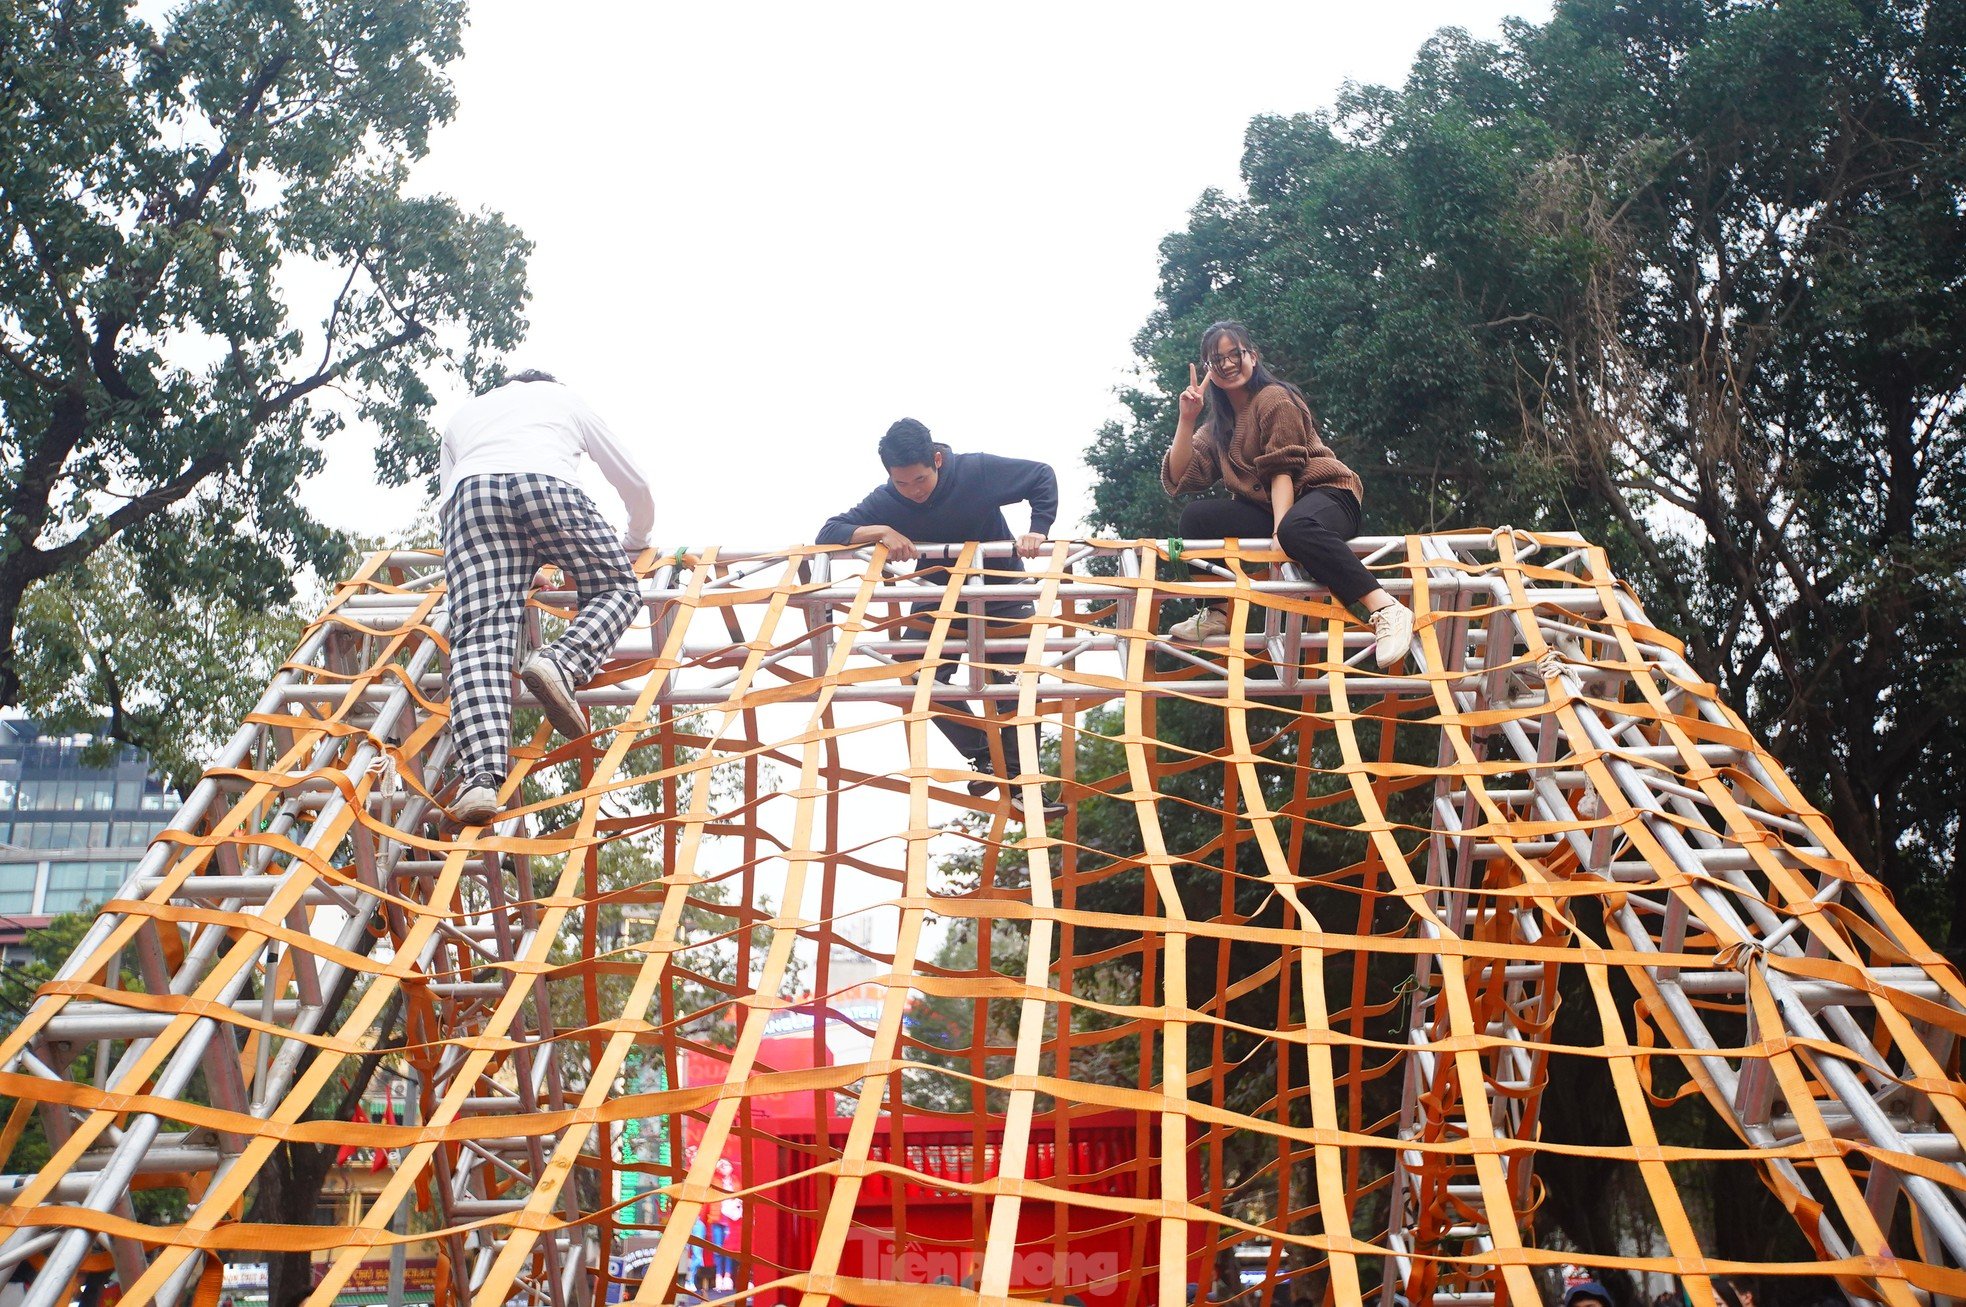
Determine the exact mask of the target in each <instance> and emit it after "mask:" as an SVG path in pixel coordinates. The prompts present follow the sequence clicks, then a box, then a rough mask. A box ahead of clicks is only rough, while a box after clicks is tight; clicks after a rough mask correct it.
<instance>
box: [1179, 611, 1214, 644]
mask: <svg viewBox="0 0 1966 1307" xmlns="http://www.w3.org/2000/svg"><path fill="white" fill-rule="evenodd" d="M1228 633H1229V615H1228V614H1227V613H1225V612H1223V611H1221V610H1220V609H1219V608H1203V609H1202V610H1201V611H1200V612H1198V613H1196V614H1195V615H1194V616H1193V617H1190V618H1189V619H1188V620H1187V621H1185V622H1176V623H1175V624H1174V625H1173V626H1170V627H1168V628H1167V638H1168V639H1170V640H1178V641H1180V642H1181V643H1182V644H1200V643H1202V642H1203V641H1204V640H1212V639H1214V638H1215V637H1216V636H1218V635H1227V634H1228Z"/></svg>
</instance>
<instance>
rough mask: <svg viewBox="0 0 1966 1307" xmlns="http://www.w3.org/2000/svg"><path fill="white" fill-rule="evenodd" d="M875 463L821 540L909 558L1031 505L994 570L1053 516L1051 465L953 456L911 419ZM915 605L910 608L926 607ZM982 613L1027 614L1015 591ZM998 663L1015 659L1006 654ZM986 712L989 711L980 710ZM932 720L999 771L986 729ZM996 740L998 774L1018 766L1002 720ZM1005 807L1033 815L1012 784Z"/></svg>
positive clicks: (983, 793) (949, 671) (1048, 810)
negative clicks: (877, 475) (1010, 509)
mask: <svg viewBox="0 0 1966 1307" xmlns="http://www.w3.org/2000/svg"><path fill="white" fill-rule="evenodd" d="M880 454H881V466H883V467H885V468H886V469H887V480H886V481H883V482H882V483H881V484H880V485H879V486H877V487H875V488H874V490H873V491H872V492H871V493H869V494H868V496H867V497H866V498H865V499H862V500H861V501H860V502H859V503H858V504H855V505H854V506H853V507H852V508H850V509H848V510H847V511H846V512H844V513H840V514H837V515H835V516H833V517H830V518H828V519H827V520H826V525H824V526H822V527H820V528H819V536H818V542H819V543H820V544H822V545H849V544H851V545H872V544H883V545H886V546H887V554H888V557H889V558H891V559H893V560H895V561H897V562H909V561H912V560H913V559H914V558H915V546H916V545H939V544H958V543H961V542H964V541H969V540H977V541H986V542H987V541H995V540H1008V539H1010V538H1011V536H1010V524H1009V523H1008V522H1006V521H1005V520H1004V515H1003V507H1004V505H1005V504H1015V503H1028V504H1029V505H1030V506H1031V526H1030V530H1028V531H1026V532H1025V533H1024V534H1023V535H1021V536H1018V537H1017V556H1016V557H1013V558H1011V559H1010V560H1009V566H1007V567H1006V566H1005V563H1004V561H1003V560H1001V559H995V560H992V561H991V562H990V564H989V566H990V567H991V568H992V569H995V570H1000V571H1004V572H1006V573H1010V572H1021V571H1023V570H1024V562H1023V560H1024V559H1026V558H1035V557H1036V556H1037V552H1038V546H1039V545H1040V544H1041V543H1043V541H1044V538H1045V536H1046V535H1047V534H1048V533H1049V532H1050V531H1051V524H1052V522H1053V520H1054V519H1055V518H1056V517H1057V516H1058V477H1057V474H1056V473H1054V472H1053V471H1052V470H1051V465H1050V464H1049V463H1039V462H1036V461H1034V460H1031V459H1024V458H1000V457H998V456H997V455H995V454H981V453H978V454H958V453H956V452H954V451H953V450H951V449H950V448H949V447H948V446H947V445H944V444H939V443H937V442H936V441H935V440H934V439H933V438H931V437H930V435H929V433H928V428H927V427H925V426H923V425H922V424H921V423H919V422H917V421H915V420H914V419H913V418H903V419H901V420H900V421H899V422H897V423H895V424H894V425H893V426H891V427H889V428H888V429H887V434H886V435H885V436H882V437H881V444H880ZM915 575H916V576H918V577H920V578H921V579H922V580H924V581H927V582H929V583H930V584H934V585H939V584H944V583H946V581H947V579H948V575H949V569H948V568H947V567H938V566H930V567H917V569H916V571H915ZM1017 579H1018V578H1017V577H1016V576H1014V575H1008V574H1007V575H1003V576H986V577H985V578H984V581H985V583H986V584H997V585H1002V584H1015V583H1016V581H1017ZM934 607H935V604H934V603H923V604H919V605H917V606H916V608H915V611H916V612H921V611H923V610H925V609H932V608H934ZM984 612H985V613H987V614H988V615H989V617H991V618H994V619H999V620H1001V621H1004V622H1015V621H1021V620H1022V619H1024V618H1027V617H1029V616H1030V615H1031V605H1030V604H1029V603H1028V602H1026V601H1025V600H1022V599H1009V600H1002V601H992V602H990V603H988V604H986V605H984ZM965 632H966V623H964V622H962V621H956V622H952V623H951V624H950V634H951V636H952V637H954V636H958V635H961V634H964V633H965ZM908 638H911V639H923V640H925V639H927V638H928V632H927V630H926V629H925V628H923V627H921V626H919V625H918V624H913V623H911V627H910V630H909V632H908ZM1005 661H1017V660H1016V659H1015V657H1009V658H1007V659H1005ZM955 671H956V665H955V664H954V663H944V664H943V665H942V666H941V667H940V668H939V669H937V671H936V673H935V679H936V680H938V681H947V680H949V679H950V678H951V677H952V676H954V675H955ZM952 706H953V707H954V709H955V710H956V711H957V712H958V713H960V714H961V715H962V716H963V717H965V718H974V717H976V716H978V714H977V713H976V712H975V711H973V709H972V707H971V705H969V704H956V705H952ZM986 711H987V709H986ZM935 724H936V726H937V727H938V728H940V730H941V731H942V734H943V736H944V737H945V738H946V739H947V740H948V741H949V743H951V744H953V745H955V746H956V748H957V750H958V751H960V752H961V753H962V755H963V757H964V758H966V759H968V760H969V765H970V766H971V767H972V768H973V769H975V770H976V771H979V772H983V773H984V774H986V775H995V774H998V773H997V771H996V768H995V766H994V765H993V763H992V762H991V759H990V737H989V736H988V735H986V734H985V733H984V732H983V730H982V729H981V728H979V727H976V726H973V725H971V724H970V722H968V721H965V720H958V719H957V718H954V717H946V716H941V715H938V716H937V717H936V718H935ZM998 738H999V739H1000V740H1001V742H1002V745H1003V765H1004V770H1003V772H1002V773H1001V774H1002V775H1003V776H1004V777H1006V778H1008V777H1014V776H1016V775H1018V774H1019V773H1021V772H1022V771H1023V770H1024V767H1023V756H1022V754H1021V752H1020V751H1019V749H1018V747H1017V732H1016V731H1015V730H1013V729H1009V728H1002V729H1000V730H999V732H998ZM969 788H970V793H972V794H975V795H976V796H978V797H979V798H982V797H987V796H988V795H990V794H992V793H994V792H995V791H996V789H997V788H998V787H997V784H996V782H992V781H984V780H976V781H971V782H970V787H969ZM1011 808H1012V811H1014V812H1016V813H1017V814H1018V815H1019V816H1020V817H1022V818H1024V820H1025V821H1026V823H1027V824H1029V823H1030V822H1031V820H1032V818H1033V817H1034V816H1035V815H1036V814H1032V813H1027V812H1025V811H1024V808H1023V803H1022V800H1021V797H1020V791H1017V790H1013V791H1012V795H1011ZM1064 810H1065V809H1064V805H1062V804H1052V803H1048V804H1046V805H1045V810H1044V813H1043V818H1042V819H1049V818H1051V817H1055V816H1058V815H1060V814H1062V813H1063V812H1064Z"/></svg>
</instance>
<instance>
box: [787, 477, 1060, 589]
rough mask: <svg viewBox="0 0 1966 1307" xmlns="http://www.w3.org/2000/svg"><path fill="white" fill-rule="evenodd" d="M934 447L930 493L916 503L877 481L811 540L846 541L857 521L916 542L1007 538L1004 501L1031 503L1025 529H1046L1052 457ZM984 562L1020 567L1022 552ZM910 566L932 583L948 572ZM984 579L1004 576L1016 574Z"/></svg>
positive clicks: (1054, 503)
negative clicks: (936, 462) (937, 465)
mask: <svg viewBox="0 0 1966 1307" xmlns="http://www.w3.org/2000/svg"><path fill="white" fill-rule="evenodd" d="M935 449H936V452H937V453H939V454H941V455H942V470H941V473H940V475H938V476H937V477H936V481H935V493H933V494H931V495H930V496H929V497H928V499H927V500H925V501H924V502H922V503H919V504H918V503H916V502H915V501H914V500H912V499H909V498H907V497H906V496H905V495H901V494H898V493H896V491H895V489H894V484H893V483H892V482H890V481H883V482H881V483H880V485H878V486H876V487H875V488H874V489H873V491H872V492H870V493H869V494H868V496H867V497H866V498H865V499H863V500H861V501H860V502H859V503H857V504H855V505H854V506H853V507H852V508H849V509H848V510H847V511H846V512H844V513H839V514H836V515H834V516H833V517H829V518H827V519H826V525H824V526H822V527H820V528H819V536H818V539H817V543H819V544H822V545H844V544H849V543H851V542H852V540H853V532H854V529H855V528H857V527H863V526H885V527H891V528H893V529H894V530H896V531H899V532H900V533H901V534H902V535H904V536H907V537H908V538H909V539H910V540H912V541H914V542H915V543H916V544H918V545H943V544H957V543H961V542H963V541H967V540H976V541H995V540H1009V539H1011V538H1012V536H1011V534H1010V523H1008V522H1006V521H1004V516H1003V506H1004V505H1005V504H1015V503H1019V502H1024V501H1028V502H1029V503H1030V505H1031V530H1032V531H1034V532H1035V533H1037V534H1038V535H1049V534H1051V526H1052V523H1053V522H1054V521H1056V520H1057V517H1058V475H1057V474H1056V473H1055V472H1053V471H1052V470H1051V464H1049V463H1040V462H1038V461H1036V460H1035V459H1029V458H1001V457H999V456H997V455H996V454H982V453H977V454H957V453H954V452H952V451H951V450H950V449H949V447H948V446H947V445H943V444H938V445H936V446H935ZM984 566H986V567H989V568H990V569H992V570H993V571H1016V572H1021V571H1023V570H1024V560H1023V559H1021V558H1019V557H1017V555H1015V554H1012V555H1011V556H1010V557H1009V558H1008V559H1004V558H991V559H988V560H987V561H985V562H984ZM916 570H917V571H918V572H919V573H920V575H921V577H922V579H923V580H926V581H929V582H931V583H940V582H941V581H942V580H943V579H944V578H945V577H946V576H947V575H948V569H947V568H946V567H941V566H918V567H917V569H916ZM984 579H985V581H989V582H996V583H999V584H1003V583H1008V582H1011V581H1013V580H1014V579H1015V578H1013V577H1008V576H991V577H985V578H984ZM992 611H993V612H994V611H995V608H994V606H993V607H992Z"/></svg>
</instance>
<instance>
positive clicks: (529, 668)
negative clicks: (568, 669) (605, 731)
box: [519, 652, 590, 740]
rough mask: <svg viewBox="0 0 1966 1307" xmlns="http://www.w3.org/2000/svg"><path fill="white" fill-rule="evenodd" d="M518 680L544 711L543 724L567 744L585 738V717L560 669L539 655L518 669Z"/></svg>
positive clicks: (549, 659) (586, 729)
mask: <svg viewBox="0 0 1966 1307" xmlns="http://www.w3.org/2000/svg"><path fill="white" fill-rule="evenodd" d="M519 679H520V680H521V681H524V682H525V684H526V688H527V689H528V690H531V691H532V693H533V698H535V699H537V700H539V706H540V707H541V708H543V709H544V710H545V711H546V720H547V721H549V722H552V723H553V729H554V730H556V731H558V732H559V733H560V734H562V735H564V736H566V737H567V738H568V739H569V740H577V739H579V738H580V737H581V736H583V735H585V734H587V732H588V730H589V729H590V728H589V727H588V725H587V714H586V713H585V712H584V711H582V709H581V707H580V701H579V700H577V699H575V698H574V697H573V682H572V681H570V680H568V679H567V674H566V673H565V672H563V671H561V670H560V665H559V664H558V663H556V662H554V661H553V660H552V659H551V658H548V657H547V656H546V655H545V654H544V653H543V652H542V653H536V654H534V655H533V656H532V657H530V658H528V659H526V665H525V666H524V667H522V668H520V669H519Z"/></svg>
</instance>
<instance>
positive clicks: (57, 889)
mask: <svg viewBox="0 0 1966 1307" xmlns="http://www.w3.org/2000/svg"><path fill="white" fill-rule="evenodd" d="M92 743H93V741H92V740H91V739H90V737H89V736H86V735H62V736H45V735H42V734H41V733H40V731H39V730H38V729H37V728H36V727H35V725H34V723H32V722H30V721H26V720H24V719H20V718H14V719H8V720H0V941H4V942H9V943H10V942H11V940H9V939H7V937H8V936H11V935H13V934H15V933H17V931H18V929H19V928H20V927H22V926H31V925H39V924H41V921H40V920H34V919H37V918H38V919H45V918H48V917H55V916H60V915H61V914H63V913H66V912H83V911H86V910H88V909H90V908H93V907H95V906H96V905H98V904H100V903H102V902H104V901H105V900H107V899H109V898H111V897H112V896H114V894H115V893H116V891H117V889H118V888H119V887H120V886H121V885H122V884H123V882H124V880H126V879H128V877H129V874H130V871H131V869H132V868H133V867H135V866H136V864H137V861H138V860H139V859H140V858H142V857H143V851H144V848H145V847H146V846H147V845H148V844H149V843H150V840H151V837H152V836H154V835H156V833H157V832H158V831H160V830H162V829H163V828H164V827H165V826H166V825H167V824H168V823H169V822H170V819H171V817H172V815H173V814H175V813H176V812H177V809H178V806H179V799H178V796H177V795H176V794H174V793H172V792H171V790H170V789H169V787H167V786H166V785H165V783H164V782H163V780H162V779H160V778H159V777H157V776H155V775H153V774H151V770H150V764H149V761H148V759H146V758H145V757H144V755H143V754H142V753H141V752H140V751H138V750H136V749H133V748H130V747H128V746H127V745H121V746H117V747H116V748H115V750H114V752H113V753H111V754H110V756H109V758H108V759H107V760H106V761H102V760H98V761H96V762H93V763H92V762H90V761H86V760H85V759H86V758H87V757H88V756H89V755H90V754H91V753H92V752H93V751H92V750H91V748H90V746H91V744H92ZM23 918H26V919H28V920H25V921H23V920H22V919H23ZM7 927H13V929H6V928H7Z"/></svg>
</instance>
